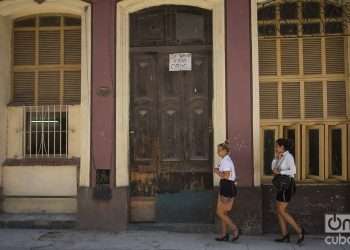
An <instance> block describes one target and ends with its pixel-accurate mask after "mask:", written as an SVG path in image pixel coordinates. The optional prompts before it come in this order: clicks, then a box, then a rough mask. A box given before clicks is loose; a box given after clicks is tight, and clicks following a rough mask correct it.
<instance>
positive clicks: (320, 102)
mask: <svg viewBox="0 0 350 250" xmlns="http://www.w3.org/2000/svg"><path fill="white" fill-rule="evenodd" d="M349 14H350V9H349V5H348V3H347V2H346V1H332V0H314V1H306V0H295V1H294V0H293V1H292V0H290V1H284V0H268V1H259V0H226V1H225V0H147V1H144V0H121V1H117V0H86V1H83V0H2V1H0V33H1V36H0V59H1V60H0V87H1V91H0V162H2V166H1V168H0V177H1V178H0V187H1V196H2V200H1V211H2V213H5V214H8V213H9V214H28V213H29V214H73V215H75V216H76V218H77V221H78V224H79V226H80V228H86V229H108V230H115V231H118V230H124V229H126V228H127V226H128V225H129V224H130V223H134V222H138V223H140V222H143V223H146V222H147V223H204V224H213V223H215V208H216V193H217V185H218V179H216V177H215V176H214V175H213V172H212V168H213V166H214V165H215V163H216V162H217V161H218V158H217V156H216V145H217V144H219V143H221V142H223V141H224V140H225V139H228V140H229V141H230V143H231V147H232V152H231V154H232V157H233V159H234V162H235V165H236V167H237V172H238V176H239V180H238V182H239V193H240V195H239V196H238V199H237V204H236V207H235V209H234V211H233V212H232V216H233V217H234V218H235V219H236V220H237V221H238V223H239V224H240V225H241V227H242V229H243V230H244V231H245V232H249V233H261V232H274V231H276V230H277V223H276V221H275V215H274V213H273V210H274V202H273V201H274V190H273V188H272V186H271V179H272V176H271V170H270V163H271V161H272V158H273V156H274V141H275V140H276V139H277V138H279V137H286V138H289V139H290V140H291V141H293V149H292V150H291V151H292V154H293V155H294V157H295V160H296V165H297V177H296V179H297V183H298V191H297V195H296V197H295V199H294V200H293V202H292V203H291V208H290V209H291V210H292V211H293V212H294V213H295V214H296V216H297V218H298V219H299V220H300V221H302V222H303V223H304V224H305V227H306V229H307V231H308V232H315V233H320V232H322V231H323V228H324V225H323V223H324V217H323V216H324V214H325V213H336V212H337V213H346V212H349V211H350V196H349V191H350V185H349V181H350V120H349V119H350V90H349V89H350V64H349V58H350V54H349V51H350V47H349V46H350V43H349V42H350V40H349V38H348V34H349V27H350V26H349V24H350V21H349V19H348V18H349ZM257 208H258V209H257Z"/></svg>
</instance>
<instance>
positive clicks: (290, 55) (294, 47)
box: [281, 39, 299, 75]
mask: <svg viewBox="0 0 350 250" xmlns="http://www.w3.org/2000/svg"><path fill="white" fill-rule="evenodd" d="M281 71H282V75H298V74H299V44H298V39H282V40H281Z"/></svg>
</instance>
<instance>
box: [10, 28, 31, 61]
mask: <svg viewBox="0 0 350 250" xmlns="http://www.w3.org/2000/svg"><path fill="white" fill-rule="evenodd" d="M34 64H35V31H16V32H14V65H34Z"/></svg>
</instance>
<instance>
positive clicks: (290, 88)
mask: <svg viewBox="0 0 350 250" xmlns="http://www.w3.org/2000/svg"><path fill="white" fill-rule="evenodd" d="M282 116H283V118H284V119H288V118H300V83H299V82H289V83H282Z"/></svg>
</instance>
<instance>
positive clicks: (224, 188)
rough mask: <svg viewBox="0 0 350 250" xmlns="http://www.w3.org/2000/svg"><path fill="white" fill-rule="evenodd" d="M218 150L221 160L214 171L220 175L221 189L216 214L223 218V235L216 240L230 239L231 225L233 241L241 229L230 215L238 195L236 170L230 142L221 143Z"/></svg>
mask: <svg viewBox="0 0 350 250" xmlns="http://www.w3.org/2000/svg"><path fill="white" fill-rule="evenodd" d="M217 152H218V155H219V157H220V158H221V161H220V163H219V164H218V166H217V167H216V168H214V173H215V174H217V175H218V176H219V177H220V191H219V197H218V203H217V209H216V214H217V216H218V217H219V218H220V220H221V230H222V235H221V237H219V238H216V240H217V241H228V240H229V234H228V233H227V227H230V228H231V230H232V234H233V238H232V241H236V240H238V238H239V230H238V228H237V226H236V225H235V224H234V223H233V222H232V220H231V218H230V217H229V215H228V213H229V212H230V211H231V209H232V207H233V202H234V198H235V197H236V195H237V189H236V185H235V181H236V171H235V167H234V164H233V162H232V160H231V157H230V156H229V153H230V148H229V144H228V142H227V141H226V142H224V143H221V144H219V145H218V151H217Z"/></svg>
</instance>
